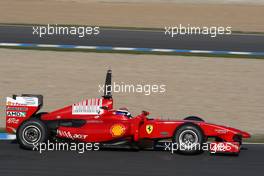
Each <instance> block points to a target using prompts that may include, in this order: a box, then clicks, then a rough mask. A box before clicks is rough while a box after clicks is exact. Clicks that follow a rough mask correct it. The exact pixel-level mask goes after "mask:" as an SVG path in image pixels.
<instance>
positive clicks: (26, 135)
mask: <svg viewBox="0 0 264 176" xmlns="http://www.w3.org/2000/svg"><path fill="white" fill-rule="evenodd" d="M22 137H23V140H24V141H25V142H26V143H28V144H34V143H38V142H39V141H40V138H41V131H40V129H39V128H38V127H36V126H27V127H26V128H25V129H24V130H23V133H22Z"/></svg>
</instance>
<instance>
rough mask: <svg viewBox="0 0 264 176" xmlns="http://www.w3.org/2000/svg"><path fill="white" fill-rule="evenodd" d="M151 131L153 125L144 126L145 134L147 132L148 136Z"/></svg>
mask: <svg viewBox="0 0 264 176" xmlns="http://www.w3.org/2000/svg"><path fill="white" fill-rule="evenodd" d="M152 131H153V125H146V132H147V133H148V134H151V133H152Z"/></svg>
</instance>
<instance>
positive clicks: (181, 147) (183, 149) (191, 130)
mask: <svg viewBox="0 0 264 176" xmlns="http://www.w3.org/2000/svg"><path fill="white" fill-rule="evenodd" d="M204 139H205V137H204V135H203V133H202V131H201V130H200V128H199V127H197V126H196V125H193V124H186V125H183V126H181V127H180V128H179V129H177V131H176V132H175V135H174V138H173V142H174V143H176V144H177V147H178V152H179V153H182V154H198V153H200V152H202V146H203V142H204Z"/></svg>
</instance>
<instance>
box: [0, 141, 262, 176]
mask: <svg viewBox="0 0 264 176" xmlns="http://www.w3.org/2000/svg"><path fill="white" fill-rule="evenodd" d="M244 147H245V148H246V150H242V151H241V153H240V155H239V156H238V157H237V156H214V155H213V156H212V155H209V154H208V153H203V154H200V155H195V156H184V155H179V154H170V153H169V152H168V151H139V152H135V151H129V150H104V151H86V152H84V153H83V154H78V153H77V152H73V151H53V152H44V153H42V154H39V153H38V152H37V151H27V150H23V149H20V148H19V147H18V144H16V143H14V142H11V141H0V175H3V176H14V175H38V176H42V175H43V176H47V175H56V176H58V175H63V176H68V175H78V176H79V175H96V176H112V175H113V176H121V175H122V176H124V175H140V176H141V175H142V176H148V175H149V176H157V175H170V176H171V175H197V176H202V175H203V176H205V175H213V176H217V175H219V176H224V175H232V176H234V175H239V176H243V175H245V176H249V175H263V166H264V145H252V144H251V145H244Z"/></svg>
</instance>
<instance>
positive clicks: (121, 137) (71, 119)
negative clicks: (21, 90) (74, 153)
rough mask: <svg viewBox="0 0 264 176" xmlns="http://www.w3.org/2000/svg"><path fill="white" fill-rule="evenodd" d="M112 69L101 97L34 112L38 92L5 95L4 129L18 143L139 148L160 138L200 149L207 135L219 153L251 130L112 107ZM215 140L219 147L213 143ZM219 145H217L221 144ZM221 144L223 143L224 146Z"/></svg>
mask: <svg viewBox="0 0 264 176" xmlns="http://www.w3.org/2000/svg"><path fill="white" fill-rule="evenodd" d="M111 79H112V71H111V70H108V72H107V74H106V81H105V86H104V95H103V96H102V97H101V98H92V99H87V100H84V101H81V102H79V103H76V104H72V105H70V106H66V107H64V108H61V109H58V110H55V111H52V112H45V113H38V111H39V110H40V109H41V107H42V106H43V96H42V95H32V94H22V95H21V96H17V95H13V97H7V102H6V131H7V132H8V133H13V134H16V137H17V141H18V143H19V144H20V146H21V147H22V148H25V149H32V148H33V146H34V144H37V143H42V142H46V141H47V140H50V139H65V140H71V141H76V142H87V143H100V144H112V145H120V144H122V143H123V144H124V143H126V144H129V145H131V146H133V147H135V146H136V147H137V148H138V149H141V148H144V147H146V146H147V147H150V146H155V145H156V144H157V142H159V141H161V140H171V143H172V144H178V145H179V146H185V147H178V148H177V151H179V152H181V153H184V154H194V153H198V152H201V150H202V148H201V147H197V145H199V146H202V145H203V144H204V143H206V142H207V140H208V139H209V138H210V139H213V141H211V143H210V146H211V144H214V145H213V146H214V149H212V147H210V150H211V151H212V150H214V152H221V153H237V154H238V153H239V152H240V146H241V144H242V139H243V138H249V137H250V134H248V133H247V132H244V131H240V130H238V129H235V128H231V127H226V126H221V125H215V124H211V123H207V122H205V121H204V120H203V119H201V118H199V117H196V116H189V117H186V118H184V119H183V120H160V119H157V118H156V119H155V118H154V119H153V118H148V117H147V116H148V115H149V113H148V112H146V111H142V114H140V115H137V116H132V115H131V114H130V113H129V111H128V110H127V109H126V108H120V109H117V110H116V109H113V98H112V93H111V85H112V84H111ZM215 146H218V147H215ZM219 146H221V147H220V148H219ZM223 147H224V149H223Z"/></svg>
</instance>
